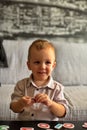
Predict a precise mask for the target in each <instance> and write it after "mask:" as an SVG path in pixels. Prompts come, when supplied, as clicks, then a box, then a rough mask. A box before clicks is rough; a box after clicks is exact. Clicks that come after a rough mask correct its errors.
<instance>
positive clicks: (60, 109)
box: [48, 101, 66, 117]
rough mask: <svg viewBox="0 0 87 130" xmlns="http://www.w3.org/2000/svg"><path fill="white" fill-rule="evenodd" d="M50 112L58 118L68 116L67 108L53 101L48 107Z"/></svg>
mask: <svg viewBox="0 0 87 130" xmlns="http://www.w3.org/2000/svg"><path fill="white" fill-rule="evenodd" d="M48 107H49V109H50V111H51V112H52V113H53V114H54V115H56V116H57V117H63V116H65V114H66V108H65V106H64V105H63V104H60V103H56V102H54V101H51V102H50V103H49V105H48Z"/></svg>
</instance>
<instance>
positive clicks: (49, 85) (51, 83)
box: [27, 74, 54, 89]
mask: <svg viewBox="0 0 87 130" xmlns="http://www.w3.org/2000/svg"><path fill="white" fill-rule="evenodd" d="M31 84H32V85H33V86H34V87H36V88H37V86H36V85H35V83H34V82H33V80H32V74H31V75H30V78H29V81H28V84H27V87H29V86H30V85H31ZM44 87H48V88H50V89H53V88H54V85H53V78H52V77H51V76H49V81H48V83H47V84H46V85H45V86H44ZM44 87H43V88H44ZM41 88H42V87H41Z"/></svg>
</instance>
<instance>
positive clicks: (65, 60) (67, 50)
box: [0, 39, 87, 85]
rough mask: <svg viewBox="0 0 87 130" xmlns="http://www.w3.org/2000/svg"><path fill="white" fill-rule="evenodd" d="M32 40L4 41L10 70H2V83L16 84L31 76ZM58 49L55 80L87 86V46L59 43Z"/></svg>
mask: <svg viewBox="0 0 87 130" xmlns="http://www.w3.org/2000/svg"><path fill="white" fill-rule="evenodd" d="M33 40H35V39H32V40H17V41H16V40H15V41H14V40H4V41H3V46H4V49H5V52H6V55H7V59H8V68H0V82H1V83H2V84H15V83H16V82H17V81H18V80H20V79H22V78H25V77H27V76H29V75H30V73H31V72H30V71H29V70H28V68H27V65H26V61H27V54H28V47H29V46H30V44H31V43H32V41H33ZM53 43H54V46H55V48H56V61H57V66H56V68H55V70H54V72H53V76H54V77H55V80H57V81H59V82H60V83H62V84H64V85H79V84H81V85H82V84H84V85H85V84H86V85H87V75H86V74H87V44H85V43H78V44H76V43H59V42H58V41H53Z"/></svg>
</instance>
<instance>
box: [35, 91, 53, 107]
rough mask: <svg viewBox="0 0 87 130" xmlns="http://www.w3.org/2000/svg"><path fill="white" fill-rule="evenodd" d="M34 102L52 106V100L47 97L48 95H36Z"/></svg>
mask: <svg viewBox="0 0 87 130" xmlns="http://www.w3.org/2000/svg"><path fill="white" fill-rule="evenodd" d="M35 100H36V102H38V103H43V104H45V105H47V106H51V104H52V100H51V99H50V98H49V97H48V95H47V94H43V93H40V94H37V95H36V96H35Z"/></svg>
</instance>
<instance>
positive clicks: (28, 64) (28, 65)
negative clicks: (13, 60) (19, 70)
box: [27, 61, 31, 70]
mask: <svg viewBox="0 0 87 130" xmlns="http://www.w3.org/2000/svg"><path fill="white" fill-rule="evenodd" d="M27 67H28V69H29V70H31V67H30V63H29V61H27Z"/></svg>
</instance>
